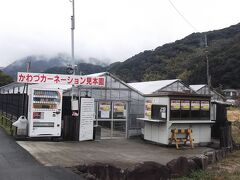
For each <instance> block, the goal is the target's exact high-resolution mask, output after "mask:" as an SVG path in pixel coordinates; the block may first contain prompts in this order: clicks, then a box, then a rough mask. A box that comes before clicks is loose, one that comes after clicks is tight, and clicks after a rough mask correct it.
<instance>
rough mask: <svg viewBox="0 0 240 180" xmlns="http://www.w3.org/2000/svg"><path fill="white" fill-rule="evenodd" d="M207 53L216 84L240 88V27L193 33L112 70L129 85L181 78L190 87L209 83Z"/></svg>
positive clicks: (134, 57)
mask: <svg viewBox="0 0 240 180" xmlns="http://www.w3.org/2000/svg"><path fill="white" fill-rule="evenodd" d="M205 35H206V36H207V42H208V48H205ZM206 51H207V52H206ZM206 53H207V54H208V57H209V67H210V75H211V82H212V85H213V86H214V87H219V86H220V87H224V88H240V81H239V79H240V24H237V25H234V26H230V27H228V28H225V29H221V30H215V31H209V32H205V33H193V34H191V35H189V36H187V37H185V38H184V39H181V40H178V41H176V42H174V43H169V44H165V45H163V46H160V47H157V48H156V49H155V50H153V51H144V52H141V53H139V54H137V55H135V56H133V57H131V58H129V59H127V60H126V61H124V62H122V63H117V64H115V65H114V66H112V67H111V68H110V69H109V71H110V72H112V73H114V74H116V75H117V76H119V77H120V78H121V79H123V80H124V81H127V82H135V81H147V80H161V79H175V78H180V79H182V80H183V81H185V82H186V83H188V84H200V83H201V84H202V83H205V84H206V82H207V80H206V79H207V78H206V74H207V73H206Z"/></svg>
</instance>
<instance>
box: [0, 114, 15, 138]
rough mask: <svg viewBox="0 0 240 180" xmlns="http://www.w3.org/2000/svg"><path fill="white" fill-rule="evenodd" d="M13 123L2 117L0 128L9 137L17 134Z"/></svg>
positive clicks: (0, 118)
mask: <svg viewBox="0 0 240 180" xmlns="http://www.w3.org/2000/svg"><path fill="white" fill-rule="evenodd" d="M11 123H12V122H11V120H10V119H8V118H6V117H4V116H0V127H1V128H3V129H4V130H5V131H6V133H7V134H8V135H14V133H15V127H14V126H12V128H11Z"/></svg>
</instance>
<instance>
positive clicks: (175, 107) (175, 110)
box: [170, 100, 181, 119]
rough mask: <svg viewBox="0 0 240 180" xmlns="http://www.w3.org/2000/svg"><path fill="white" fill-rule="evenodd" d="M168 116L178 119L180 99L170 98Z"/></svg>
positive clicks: (179, 115)
mask: <svg viewBox="0 0 240 180" xmlns="http://www.w3.org/2000/svg"><path fill="white" fill-rule="evenodd" d="M170 117H171V118H172V119H180V117H181V104H180V100H171V111H170Z"/></svg>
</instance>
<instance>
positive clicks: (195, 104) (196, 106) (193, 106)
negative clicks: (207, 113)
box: [191, 101, 200, 111]
mask: <svg viewBox="0 0 240 180" xmlns="http://www.w3.org/2000/svg"><path fill="white" fill-rule="evenodd" d="M191 110H192V111H198V110H200V101H191Z"/></svg>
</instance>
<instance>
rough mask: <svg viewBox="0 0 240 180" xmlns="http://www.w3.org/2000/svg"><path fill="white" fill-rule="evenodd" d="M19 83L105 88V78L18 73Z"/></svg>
mask: <svg viewBox="0 0 240 180" xmlns="http://www.w3.org/2000/svg"><path fill="white" fill-rule="evenodd" d="M17 82H19V83H30V84H33V83H37V84H64V85H76V86H77V85H89V86H105V77H89V76H77V75H66V74H46V73H27V72H18V75H17Z"/></svg>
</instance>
